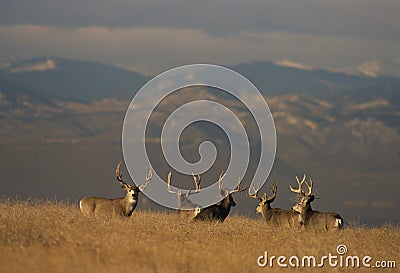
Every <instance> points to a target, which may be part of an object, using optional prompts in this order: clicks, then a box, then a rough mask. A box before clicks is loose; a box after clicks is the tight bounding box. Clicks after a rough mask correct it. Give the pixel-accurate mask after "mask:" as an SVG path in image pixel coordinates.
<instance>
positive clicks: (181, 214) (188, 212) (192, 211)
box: [167, 172, 201, 220]
mask: <svg viewBox="0 0 400 273" xmlns="http://www.w3.org/2000/svg"><path fill="white" fill-rule="evenodd" d="M192 176H193V181H194V184H195V185H196V190H195V191H194V192H195V193H197V192H199V191H200V176H199V175H198V176H195V175H194V174H193V173H192ZM167 184H168V192H169V193H173V194H176V195H177V196H178V218H180V219H186V220H192V219H193V218H194V217H196V215H197V214H199V212H200V210H201V207H200V206H199V205H197V204H195V203H193V202H192V201H190V200H189V195H190V194H191V190H188V191H187V192H186V193H185V194H183V193H182V189H179V190H178V191H176V192H175V191H173V190H171V172H169V174H168V182H167Z"/></svg>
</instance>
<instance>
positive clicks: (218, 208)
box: [193, 173, 247, 222]
mask: <svg viewBox="0 0 400 273" xmlns="http://www.w3.org/2000/svg"><path fill="white" fill-rule="evenodd" d="M224 177H225V174H224V173H222V174H221V175H220V176H219V179H218V185H219V190H220V194H221V196H226V197H225V198H224V199H222V200H221V201H220V202H219V203H218V204H214V205H211V206H209V207H207V208H204V209H202V210H201V211H200V213H198V214H197V215H196V217H194V218H193V220H194V221H219V222H223V221H224V220H225V219H226V217H228V215H229V212H230V210H231V207H234V206H236V203H235V200H233V196H232V194H234V193H236V192H242V191H245V190H247V186H246V187H245V188H244V189H241V188H240V183H239V184H238V185H237V187H236V188H235V189H233V190H232V191H230V192H229V193H228V192H227V189H223V188H222V179H223V178H224ZM239 180H240V179H239Z"/></svg>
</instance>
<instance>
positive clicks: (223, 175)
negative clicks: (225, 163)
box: [218, 171, 226, 190]
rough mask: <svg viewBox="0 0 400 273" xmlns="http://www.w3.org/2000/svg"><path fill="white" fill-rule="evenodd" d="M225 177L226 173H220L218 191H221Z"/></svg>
mask: <svg viewBox="0 0 400 273" xmlns="http://www.w3.org/2000/svg"><path fill="white" fill-rule="evenodd" d="M225 175H226V172H224V171H222V173H221V174H220V175H219V179H218V186H219V189H220V190H221V189H222V179H224V177H225Z"/></svg>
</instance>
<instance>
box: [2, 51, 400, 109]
mask: <svg viewBox="0 0 400 273" xmlns="http://www.w3.org/2000/svg"><path fill="white" fill-rule="evenodd" d="M231 68H232V69H233V70H235V71H237V72H239V73H241V74H243V75H244V76H246V77H247V78H248V79H249V80H250V81H252V82H253V83H254V84H255V85H256V87H257V88H258V89H259V90H260V92H261V93H262V94H263V95H264V96H267V97H268V96H278V95H285V94H295V93H297V94H306V95H312V96H316V97H319V98H328V99H329V98H331V97H337V95H338V94H343V93H344V92H350V91H363V90H365V91H368V90H371V88H373V89H374V90H379V91H380V92H381V91H382V90H387V89H395V90H398V89H399V87H400V79H399V78H394V77H366V76H355V75H353V76H351V75H347V74H345V73H338V72H331V71H327V70H304V69H297V68H292V67H286V66H282V65H277V64H273V63H268V62H255V63H248V64H240V65H235V66H232V67H231ZM150 79H151V78H150V77H148V76H145V75H141V74H139V73H135V72H131V71H128V70H124V69H121V68H117V67H114V66H110V65H105V64H101V63H96V62H87V61H79V60H69V59H61V58H36V59H32V60H26V61H15V62H9V63H7V64H3V65H1V66H0V88H2V89H7V90H9V91H19V90H30V92H37V93H38V94H42V95H47V96H50V97H53V98H63V99H72V100H80V101H84V102H93V101H96V100H100V99H103V98H116V99H121V100H126V99H130V98H132V97H133V95H134V94H135V93H136V92H137V91H138V90H139V89H140V87H141V86H143V85H144V84H145V83H146V82H147V81H148V80H150Z"/></svg>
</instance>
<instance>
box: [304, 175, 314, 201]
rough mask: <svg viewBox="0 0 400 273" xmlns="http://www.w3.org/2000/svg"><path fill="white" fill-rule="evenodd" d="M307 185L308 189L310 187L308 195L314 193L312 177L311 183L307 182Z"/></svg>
mask: <svg viewBox="0 0 400 273" xmlns="http://www.w3.org/2000/svg"><path fill="white" fill-rule="evenodd" d="M306 186H307V189H308V193H307V194H306V195H307V196H310V195H311V194H312V187H313V181H312V179H311V177H310V184H308V183H307V182H306Z"/></svg>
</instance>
